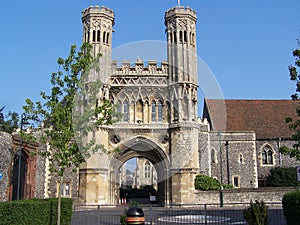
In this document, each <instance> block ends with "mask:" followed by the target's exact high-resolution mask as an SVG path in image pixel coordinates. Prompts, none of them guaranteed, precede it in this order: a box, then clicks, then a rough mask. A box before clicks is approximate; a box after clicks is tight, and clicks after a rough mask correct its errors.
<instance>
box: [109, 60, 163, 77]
mask: <svg viewBox="0 0 300 225" xmlns="http://www.w3.org/2000/svg"><path fill="white" fill-rule="evenodd" d="M112 75H135V76H144V75H148V76H149V75H150V76H151V75H153V76H155V75H156V76H157V75H162V76H167V75H168V63H167V62H166V61H163V62H161V63H158V62H157V61H155V60H150V61H147V62H144V61H142V60H137V61H136V62H135V63H131V62H130V61H122V64H121V65H118V61H113V62H112Z"/></svg>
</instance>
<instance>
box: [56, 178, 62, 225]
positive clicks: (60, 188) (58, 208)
mask: <svg viewBox="0 0 300 225" xmlns="http://www.w3.org/2000/svg"><path fill="white" fill-rule="evenodd" d="M62 182H63V176H61V177H60V179H59V184H58V201H57V225H60V212H61V192H62Z"/></svg>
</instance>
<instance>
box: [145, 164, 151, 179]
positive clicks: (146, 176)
mask: <svg viewBox="0 0 300 225" xmlns="http://www.w3.org/2000/svg"><path fill="white" fill-rule="evenodd" d="M150 171H151V165H150V163H149V162H148V161H147V162H146V163H145V178H146V179H150Z"/></svg>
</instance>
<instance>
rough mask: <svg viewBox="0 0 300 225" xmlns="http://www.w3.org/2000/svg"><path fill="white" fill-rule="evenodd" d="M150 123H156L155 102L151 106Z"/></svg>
mask: <svg viewBox="0 0 300 225" xmlns="http://www.w3.org/2000/svg"><path fill="white" fill-rule="evenodd" d="M151 121H152V122H156V103H155V101H153V102H152V104H151Z"/></svg>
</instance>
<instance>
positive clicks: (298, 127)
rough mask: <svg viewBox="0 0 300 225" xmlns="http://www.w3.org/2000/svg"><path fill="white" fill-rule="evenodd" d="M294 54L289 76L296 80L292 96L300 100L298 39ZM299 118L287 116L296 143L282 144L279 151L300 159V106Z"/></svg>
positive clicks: (299, 46)
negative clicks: (290, 146) (288, 145)
mask: <svg viewBox="0 0 300 225" xmlns="http://www.w3.org/2000/svg"><path fill="white" fill-rule="evenodd" d="M293 56H294V58H295V63H294V65H290V66H289V67H288V69H289V76H290V80H291V81H293V82H295V85H296V91H295V93H294V94H292V95H291V98H292V99H293V100H295V101H297V100H299V95H298V93H299V92H300V74H299V67H300V42H299V40H298V48H297V49H295V50H294V51H293ZM296 112H297V115H298V118H297V119H292V118H291V117H287V118H286V119H285V121H286V122H287V123H289V128H290V130H292V131H293V132H294V133H293V135H292V138H293V140H294V141H295V143H294V144H293V146H292V148H289V147H287V146H282V147H281V148H280V149H279V151H280V152H281V153H282V154H284V155H289V156H290V157H291V158H296V159H297V160H300V149H299V146H300V119H299V117H300V107H298V108H297V109H296Z"/></svg>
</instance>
